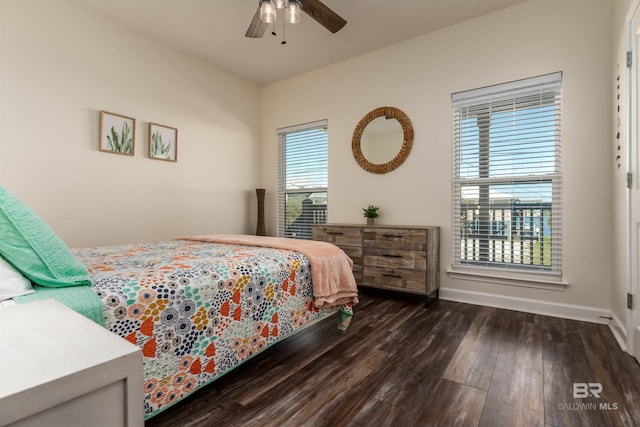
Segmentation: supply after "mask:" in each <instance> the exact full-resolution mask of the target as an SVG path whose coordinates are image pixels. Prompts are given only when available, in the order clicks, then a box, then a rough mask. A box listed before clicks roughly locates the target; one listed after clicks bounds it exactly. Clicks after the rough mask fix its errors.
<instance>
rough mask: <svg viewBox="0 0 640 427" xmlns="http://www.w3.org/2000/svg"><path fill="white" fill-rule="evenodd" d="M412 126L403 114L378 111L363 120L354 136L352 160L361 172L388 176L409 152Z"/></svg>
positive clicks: (393, 111) (395, 109) (394, 109)
mask: <svg viewBox="0 0 640 427" xmlns="http://www.w3.org/2000/svg"><path fill="white" fill-rule="evenodd" d="M412 144H413V126H412V125H411V121H410V120H409V118H408V117H407V115H406V114H404V113H403V112H402V111H400V110H398V109H397V108H394V107H380V108H376V109H375V110H373V111H371V112H370V113H369V114H367V115H366V116H364V117H363V118H362V120H360V123H358V126H356V129H355V130H354V132H353V139H352V141H351V149H352V151H353V157H355V159H356V161H357V162H358V164H359V165H360V167H362V168H363V169H364V170H366V171H369V172H373V173H387V172H391V171H392V170H394V169H395V168H397V167H398V166H400V165H401V164H402V163H403V162H404V161H405V159H406V158H407V156H408V155H409V152H410V151H411V145H412Z"/></svg>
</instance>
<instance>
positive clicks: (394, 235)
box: [382, 234, 402, 238]
mask: <svg viewBox="0 0 640 427" xmlns="http://www.w3.org/2000/svg"><path fill="white" fill-rule="evenodd" d="M382 237H391V238H393V237H402V236H401V235H399V234H383V235H382Z"/></svg>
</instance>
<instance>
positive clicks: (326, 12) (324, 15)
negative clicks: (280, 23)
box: [245, 0, 347, 38]
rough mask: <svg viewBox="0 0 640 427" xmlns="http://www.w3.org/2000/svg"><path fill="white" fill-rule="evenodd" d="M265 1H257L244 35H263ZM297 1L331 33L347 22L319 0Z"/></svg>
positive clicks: (267, 0) (265, 24) (254, 36)
mask: <svg viewBox="0 0 640 427" xmlns="http://www.w3.org/2000/svg"><path fill="white" fill-rule="evenodd" d="M267 2H269V0H260V1H259V4H258V9H257V10H256V13H255V14H254V15H253V19H252V20H251V24H249V28H248V29H247V33H246V34H245V37H250V38H261V37H262V36H263V35H264V33H265V31H266V30H267V27H268V26H269V23H268V22H265V21H263V20H262V19H261V18H260V14H261V8H262V5H263V3H267ZM297 2H298V3H299V6H301V9H302V11H303V12H305V13H306V14H307V15H309V16H310V17H312V18H313V19H315V20H316V21H317V22H318V23H319V24H320V25H322V26H323V27H325V28H326V29H327V30H329V31H331V32H332V33H336V32H338V31H340V29H341V28H342V27H344V26H345V25H346V23H347V21H345V20H344V18H342V17H341V16H340V15H338V14H337V13H335V12H334V11H333V10H331V9H329V8H328V7H327V6H326V5H325V4H324V3H322V2H321V1H320V0H297ZM292 3H293V0H292Z"/></svg>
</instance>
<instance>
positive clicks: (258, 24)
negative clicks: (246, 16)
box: [244, 7, 269, 39]
mask: <svg viewBox="0 0 640 427" xmlns="http://www.w3.org/2000/svg"><path fill="white" fill-rule="evenodd" d="M268 26H269V24H267V23H266V22H262V20H261V19H260V8H259V7H258V9H257V10H256V13H255V15H253V19H252V20H251V24H249V28H247V33H246V34H245V35H244V36H245V37H251V38H252V39H259V38H261V37H262V36H264V33H265V31H267V27H268Z"/></svg>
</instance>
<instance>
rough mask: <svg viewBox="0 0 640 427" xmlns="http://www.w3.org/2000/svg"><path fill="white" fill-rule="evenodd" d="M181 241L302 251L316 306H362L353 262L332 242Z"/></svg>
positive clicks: (231, 237) (227, 237)
mask: <svg viewBox="0 0 640 427" xmlns="http://www.w3.org/2000/svg"><path fill="white" fill-rule="evenodd" d="M180 240H196V241H201V242H211V243H226V244H231V245H245V246H261V247H267V248H276V249H287V250H292V251H296V252H300V253H301V254H303V255H304V256H306V257H307V258H308V259H309V263H310V264H311V282H312V285H313V296H314V298H315V305H316V307H318V308H331V307H335V306H339V305H342V304H346V303H352V304H357V303H358V287H357V285H356V280H355V278H354V277H353V271H352V267H353V261H352V260H351V258H349V257H348V256H347V254H345V253H344V251H343V250H342V249H340V248H339V247H337V246H335V245H333V244H331V243H327V242H317V241H314V240H300V239H288V238H284V237H268V236H250V235H242V234H217V235H203V236H189V237H181V238H180Z"/></svg>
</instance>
